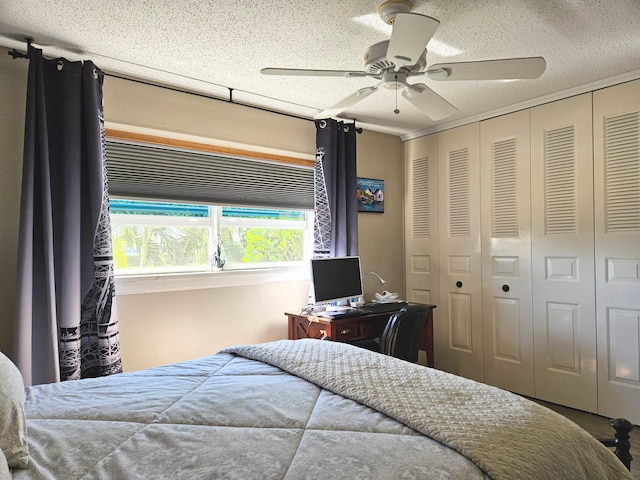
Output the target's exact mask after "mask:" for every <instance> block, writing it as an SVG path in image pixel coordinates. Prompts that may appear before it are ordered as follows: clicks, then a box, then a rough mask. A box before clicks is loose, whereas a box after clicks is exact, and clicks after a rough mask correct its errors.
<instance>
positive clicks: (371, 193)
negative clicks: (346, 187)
mask: <svg viewBox="0 0 640 480" xmlns="http://www.w3.org/2000/svg"><path fill="white" fill-rule="evenodd" d="M357 184H358V186H357V195H358V211H359V212H375V213H384V180H376V179H373V178H360V177H358V180H357Z"/></svg>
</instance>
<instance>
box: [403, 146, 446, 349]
mask: <svg viewBox="0 0 640 480" xmlns="http://www.w3.org/2000/svg"><path fill="white" fill-rule="evenodd" d="M404 170H405V175H404V191H405V198H404V207H405V208H404V212H405V221H404V238H405V272H406V279H405V282H406V292H407V300H409V301H411V302H418V303H427V304H431V305H434V304H435V305H436V306H437V303H438V286H439V285H438V269H437V267H438V183H437V182H438V137H437V135H429V136H426V137H420V138H416V139H413V140H409V141H407V142H405V144H404ZM436 310H437V309H436ZM436 314H437V312H436V311H434V319H435V318H437V317H436V316H435V315H436ZM435 350H436V352H437V348H436V349H435Z"/></svg>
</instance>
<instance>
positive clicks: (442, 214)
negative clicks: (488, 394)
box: [436, 123, 484, 381]
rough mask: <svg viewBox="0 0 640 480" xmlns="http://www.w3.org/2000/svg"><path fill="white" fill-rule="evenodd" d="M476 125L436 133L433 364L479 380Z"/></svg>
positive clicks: (479, 268)
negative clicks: (437, 223)
mask: <svg viewBox="0 0 640 480" xmlns="http://www.w3.org/2000/svg"><path fill="white" fill-rule="evenodd" d="M479 130H480V126H479V124H478V123H473V124H470V125H465V126H463V127H458V128H454V129H451V130H447V131H444V132H440V133H438V197H439V201H438V208H439V220H440V226H439V246H438V248H439V251H440V257H439V258H440V302H439V304H438V308H437V310H438V313H439V325H437V329H436V336H437V345H436V359H439V362H438V363H437V364H436V365H438V367H439V368H441V369H442V370H446V371H448V372H451V373H455V374H457V375H461V376H463V377H467V378H471V379H473V380H477V381H484V367H483V365H484V364H483V352H482V349H483V334H482V260H481V256H480V182H479V181H478V179H479V178H480V161H479V160H480V158H479V142H480V141H479Z"/></svg>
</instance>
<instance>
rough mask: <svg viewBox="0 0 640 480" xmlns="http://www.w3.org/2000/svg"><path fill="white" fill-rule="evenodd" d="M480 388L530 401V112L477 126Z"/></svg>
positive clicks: (531, 349)
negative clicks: (497, 389) (481, 332)
mask: <svg viewBox="0 0 640 480" xmlns="http://www.w3.org/2000/svg"><path fill="white" fill-rule="evenodd" d="M480 169H481V185H482V187H481V199H482V205H481V210H482V283H483V315H482V318H483V328H484V367H485V382H486V383H489V384H491V385H495V386H498V387H501V388H504V389H507V390H510V391H514V392H517V393H520V394H523V395H529V396H533V395H534V361H533V323H532V305H531V302H532V297H531V226H530V225H531V215H530V178H529V177H530V125H529V111H528V110H525V111H520V112H516V113H512V114H509V115H505V116H502V117H498V118H494V119H491V120H487V121H484V122H481V124H480Z"/></svg>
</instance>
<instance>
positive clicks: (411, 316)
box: [351, 304, 429, 363]
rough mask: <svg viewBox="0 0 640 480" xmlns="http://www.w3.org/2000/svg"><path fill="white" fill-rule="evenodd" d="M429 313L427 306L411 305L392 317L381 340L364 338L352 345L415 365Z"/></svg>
mask: <svg viewBox="0 0 640 480" xmlns="http://www.w3.org/2000/svg"><path fill="white" fill-rule="evenodd" d="M428 312H429V309H428V308H427V307H426V306H425V305H421V304H417V305H409V306H407V307H405V308H403V309H401V310H400V311H399V312H398V313H395V314H393V315H391V317H390V318H389V321H388V322H387V325H386V326H385V328H384V330H383V332H382V335H380V337H379V338H364V339H359V340H354V341H353V342H351V343H352V344H353V345H356V346H358V347H361V348H366V349H368V350H372V351H374V352H380V353H383V354H385V355H390V356H392V357H396V358H400V359H402V360H406V361H408V362H413V363H415V362H417V361H418V350H419V348H420V339H421V337H422V334H423V332H424V329H425V326H426V324H427V315H428Z"/></svg>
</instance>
